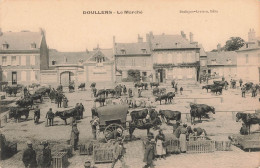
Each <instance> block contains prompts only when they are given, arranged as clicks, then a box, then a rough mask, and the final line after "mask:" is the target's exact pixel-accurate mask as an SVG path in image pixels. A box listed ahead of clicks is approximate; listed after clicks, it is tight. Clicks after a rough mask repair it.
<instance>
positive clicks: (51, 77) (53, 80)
mask: <svg viewBox="0 0 260 168" xmlns="http://www.w3.org/2000/svg"><path fill="white" fill-rule="evenodd" d="M57 75H58V74H57V71H56V70H42V71H41V74H40V76H41V84H47V85H51V86H52V87H55V88H56V86H58V85H59V84H58V81H57Z"/></svg>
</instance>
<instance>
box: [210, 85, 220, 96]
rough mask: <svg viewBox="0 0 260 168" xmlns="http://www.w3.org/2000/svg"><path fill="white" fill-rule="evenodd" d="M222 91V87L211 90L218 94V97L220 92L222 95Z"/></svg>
mask: <svg viewBox="0 0 260 168" xmlns="http://www.w3.org/2000/svg"><path fill="white" fill-rule="evenodd" d="M222 89H223V87H222V86H215V87H212V88H211V92H213V93H216V95H217V94H218V92H219V94H222Z"/></svg>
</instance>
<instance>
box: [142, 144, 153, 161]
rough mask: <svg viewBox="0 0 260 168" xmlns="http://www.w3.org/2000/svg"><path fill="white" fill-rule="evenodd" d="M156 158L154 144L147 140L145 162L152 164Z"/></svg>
mask: <svg viewBox="0 0 260 168" xmlns="http://www.w3.org/2000/svg"><path fill="white" fill-rule="evenodd" d="M153 158H154V144H152V143H151V142H150V141H147V142H146V144H145V152H144V160H143V161H144V162H145V163H147V164H152V162H153Z"/></svg>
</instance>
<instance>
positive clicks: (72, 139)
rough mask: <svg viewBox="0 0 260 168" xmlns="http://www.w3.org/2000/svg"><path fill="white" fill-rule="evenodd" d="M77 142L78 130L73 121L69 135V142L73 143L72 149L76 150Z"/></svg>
mask: <svg viewBox="0 0 260 168" xmlns="http://www.w3.org/2000/svg"><path fill="white" fill-rule="evenodd" d="M78 142H79V130H78V128H77V124H76V123H73V126H72V130H71V136H70V143H71V145H73V147H74V150H78Z"/></svg>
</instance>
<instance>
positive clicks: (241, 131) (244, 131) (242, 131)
mask: <svg viewBox="0 0 260 168" xmlns="http://www.w3.org/2000/svg"><path fill="white" fill-rule="evenodd" d="M240 134H241V135H248V129H247V127H246V124H245V123H242V127H241V128H240Z"/></svg>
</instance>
